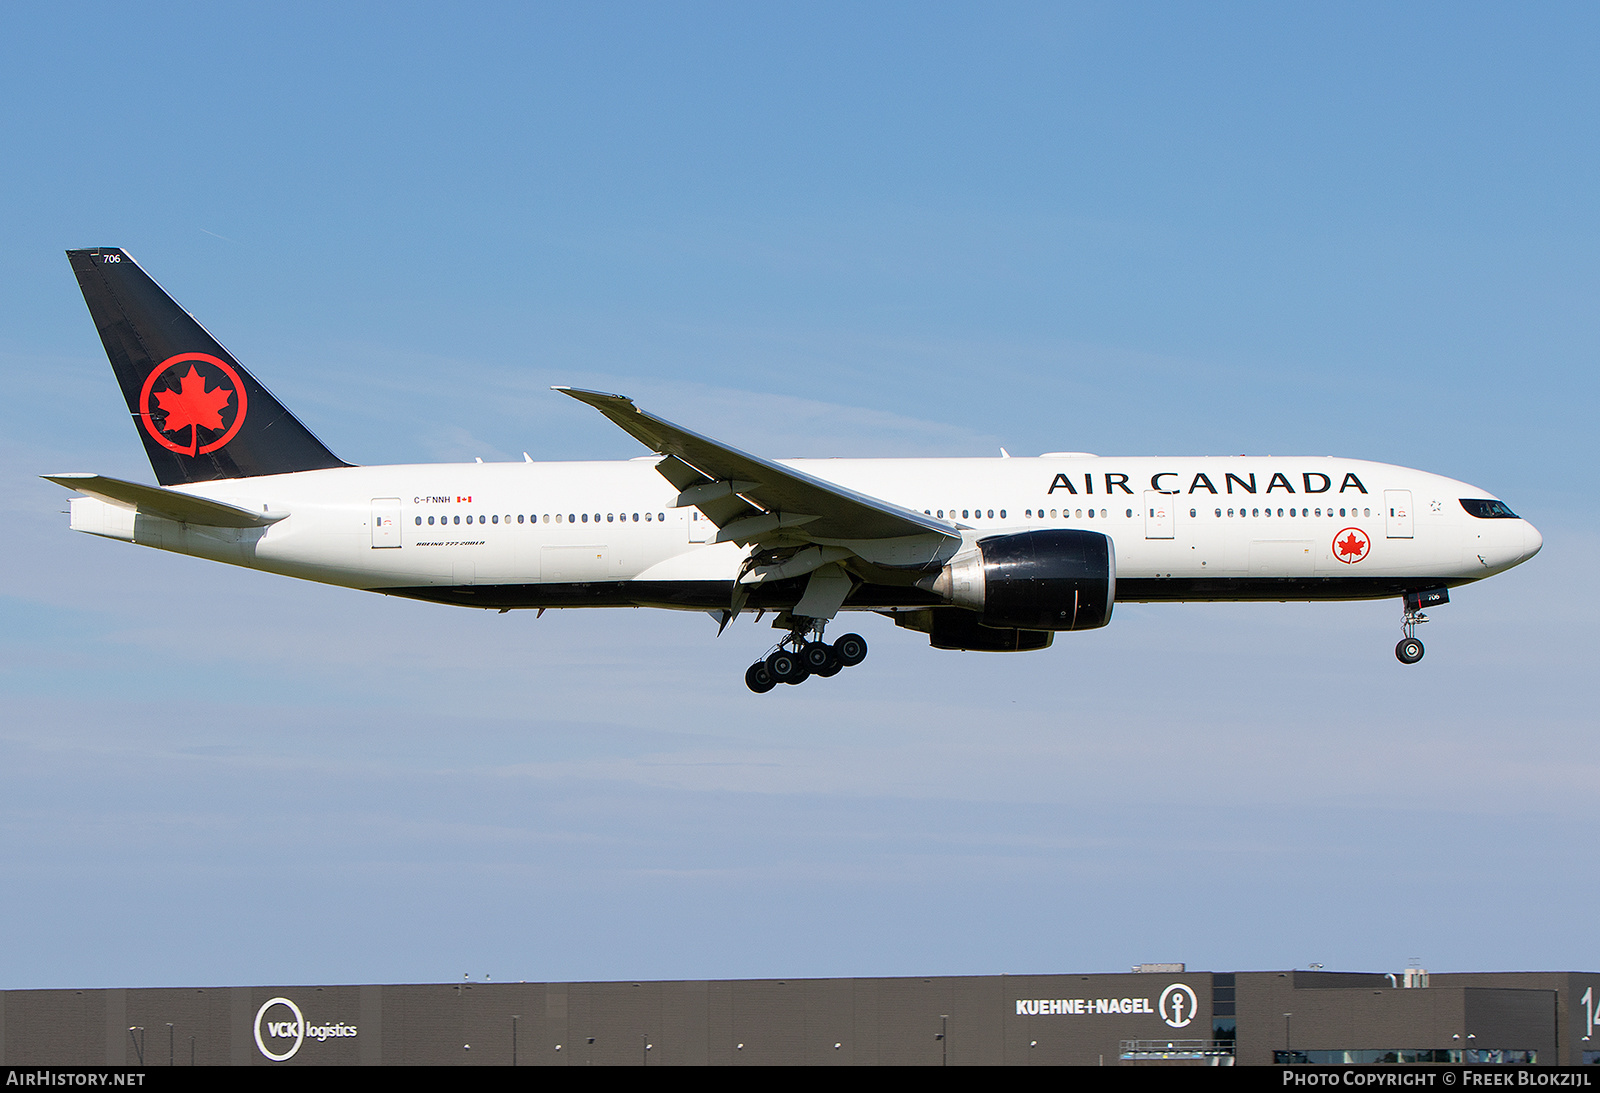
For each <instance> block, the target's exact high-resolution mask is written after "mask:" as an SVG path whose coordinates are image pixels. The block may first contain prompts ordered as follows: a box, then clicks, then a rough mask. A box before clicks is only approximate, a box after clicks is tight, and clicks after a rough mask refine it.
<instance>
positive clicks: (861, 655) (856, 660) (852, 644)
mask: <svg viewBox="0 0 1600 1093" xmlns="http://www.w3.org/2000/svg"><path fill="white" fill-rule="evenodd" d="M833 655H834V656H836V657H838V658H839V663H840V664H842V665H844V666H845V667H846V668H854V667H855V666H856V665H857V664H860V663H861V662H862V661H863V660H866V659H867V639H866V638H864V637H862V636H861V635H860V634H846V635H845V636H844V637H842V638H840V639H839V640H838V641H836V642H834V643H833Z"/></svg>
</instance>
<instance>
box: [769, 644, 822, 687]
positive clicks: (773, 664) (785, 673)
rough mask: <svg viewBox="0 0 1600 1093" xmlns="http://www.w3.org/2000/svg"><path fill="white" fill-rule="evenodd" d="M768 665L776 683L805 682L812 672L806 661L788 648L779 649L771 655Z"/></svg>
mask: <svg viewBox="0 0 1600 1093" xmlns="http://www.w3.org/2000/svg"><path fill="white" fill-rule="evenodd" d="M766 667H767V671H768V672H769V673H771V675H772V681H773V682H774V683H790V684H796V683H804V682H805V681H806V677H807V676H809V675H810V674H811V671H810V669H808V668H807V667H806V664H805V661H803V660H801V659H800V658H799V657H798V656H796V655H795V654H794V653H791V652H789V650H787V649H779V650H777V651H776V652H774V653H773V654H772V655H771V656H769V657H768V658H767V665H766Z"/></svg>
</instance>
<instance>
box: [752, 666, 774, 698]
mask: <svg viewBox="0 0 1600 1093" xmlns="http://www.w3.org/2000/svg"><path fill="white" fill-rule="evenodd" d="M744 685H745V686H746V687H749V688H750V689H751V690H752V691H754V692H755V693H756V694H758V695H764V694H766V693H767V692H768V691H770V690H772V688H774V687H776V686H777V683H776V682H775V681H774V680H773V678H772V673H771V672H769V671H767V663H766V661H764V660H758V661H756V662H755V663H754V664H752V665H750V667H749V668H748V669H746V671H745V673H744Z"/></svg>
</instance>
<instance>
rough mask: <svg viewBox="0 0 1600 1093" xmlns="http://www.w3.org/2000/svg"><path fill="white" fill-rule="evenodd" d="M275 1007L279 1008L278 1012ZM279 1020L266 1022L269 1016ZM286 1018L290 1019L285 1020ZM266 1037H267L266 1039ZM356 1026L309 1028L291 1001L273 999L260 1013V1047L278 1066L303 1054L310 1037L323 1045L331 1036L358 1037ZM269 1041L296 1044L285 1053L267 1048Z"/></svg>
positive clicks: (259, 1010) (340, 1024) (264, 1005)
mask: <svg viewBox="0 0 1600 1093" xmlns="http://www.w3.org/2000/svg"><path fill="white" fill-rule="evenodd" d="M274 1007H278V1008H277V1009H276V1011H274ZM269 1012H271V1013H272V1016H274V1017H277V1018H278V1020H276V1021H264V1018H266V1017H267V1015H268V1013H269ZM285 1018H287V1019H286V1020H285ZM263 1033H265V1035H264V1036H263ZM355 1034H356V1026H354V1025H347V1024H345V1023H344V1022H343V1021H335V1022H333V1023H332V1024H329V1025H308V1024H306V1019H305V1017H304V1016H302V1015H301V1013H300V1007H299V1006H297V1005H295V1004H294V1003H293V1002H291V1001H290V1000H289V999H287V998H269V999H267V1000H266V1001H265V1002H263V1003H261V1008H260V1009H258V1010H256V1047H258V1048H260V1049H261V1054H263V1055H265V1056H266V1057H267V1058H269V1059H271V1060H272V1061H273V1062H275V1063H281V1062H283V1061H284V1060H286V1059H292V1058H294V1054H295V1052H297V1051H299V1050H300V1045H301V1044H303V1043H305V1040H306V1037H307V1036H309V1037H311V1038H312V1039H313V1040H316V1041H317V1042H319V1043H320V1042H322V1041H323V1040H326V1039H328V1037H330V1036H354V1035H355ZM268 1040H292V1041H294V1042H293V1043H291V1044H289V1045H288V1047H287V1048H286V1049H285V1050H282V1051H274V1050H273V1049H272V1048H276V1047H281V1046H282V1045H280V1044H276V1043H275V1044H273V1045H272V1048H269V1047H268V1046H267V1041H268Z"/></svg>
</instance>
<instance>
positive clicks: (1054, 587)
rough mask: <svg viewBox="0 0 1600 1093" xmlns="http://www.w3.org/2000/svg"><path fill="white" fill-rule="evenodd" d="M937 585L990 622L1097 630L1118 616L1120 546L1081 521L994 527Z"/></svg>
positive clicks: (957, 559) (943, 593)
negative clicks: (1002, 530) (1010, 529)
mask: <svg viewBox="0 0 1600 1093" xmlns="http://www.w3.org/2000/svg"><path fill="white" fill-rule="evenodd" d="M932 591H933V592H934V593H936V594H937V595H939V596H942V597H943V598H944V599H945V600H947V601H949V602H950V603H952V604H954V605H955V606H957V607H965V608H966V609H968V610H969V611H975V612H977V613H978V615H979V618H980V619H981V621H982V623H983V625H984V626H996V627H1015V628H1018V629H1024V630H1093V629H1095V628H1096V627H1099V626H1104V625H1105V624H1106V623H1108V622H1110V621H1111V607H1112V604H1113V603H1115V602H1116V598H1117V555H1116V548H1115V547H1114V546H1113V545H1112V542H1111V538H1110V536H1107V535H1102V534H1100V533H1099V532H1097V531H1084V530H1083V529H1081V528H1056V529H1051V530H1040V531H1022V532H1017V533H1016V534H1013V535H994V536H991V537H989V538H987V539H980V540H978V542H977V543H975V544H973V546H971V547H970V548H968V549H966V550H963V551H962V552H961V553H959V554H957V555H956V556H955V557H954V558H951V559H950V563H949V564H948V565H946V566H945V567H944V569H943V570H942V571H941V572H940V573H939V575H938V576H937V577H935V578H934V580H933V585H932Z"/></svg>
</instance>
